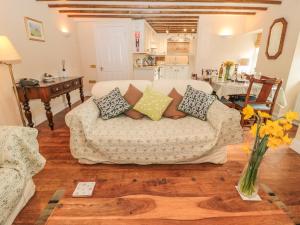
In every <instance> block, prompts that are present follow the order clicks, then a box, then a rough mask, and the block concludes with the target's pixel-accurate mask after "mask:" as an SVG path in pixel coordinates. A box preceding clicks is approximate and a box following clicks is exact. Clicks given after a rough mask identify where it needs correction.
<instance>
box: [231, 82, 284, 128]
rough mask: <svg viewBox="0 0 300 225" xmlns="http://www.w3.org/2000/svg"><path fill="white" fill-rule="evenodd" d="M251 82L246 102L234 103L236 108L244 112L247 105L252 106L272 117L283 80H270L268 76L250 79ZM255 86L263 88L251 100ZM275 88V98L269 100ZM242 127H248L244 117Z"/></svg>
mask: <svg viewBox="0 0 300 225" xmlns="http://www.w3.org/2000/svg"><path fill="white" fill-rule="evenodd" d="M249 82H250V83H249V87H248V90H247V94H246V97H245V100H244V101H241V100H238V101H235V102H234V104H235V108H236V109H238V110H240V111H242V110H243V108H245V107H246V106H247V105H251V106H252V107H253V108H254V110H256V111H263V112H267V113H269V114H270V115H272V114H273V111H274V107H275V103H276V100H277V97H278V93H279V90H280V88H281V85H282V80H281V79H276V78H270V77H267V76H261V78H260V79H256V78H254V77H249ZM253 85H261V86H262V87H261V90H260V92H259V94H258V95H257V96H256V97H255V98H253V97H252V98H251V90H252V88H253ZM274 86H276V90H275V93H274V96H273V98H272V99H271V100H269V96H270V94H271V91H272V88H273V87H274ZM241 125H242V126H245V125H246V123H245V120H244V118H243V117H242V119H241Z"/></svg>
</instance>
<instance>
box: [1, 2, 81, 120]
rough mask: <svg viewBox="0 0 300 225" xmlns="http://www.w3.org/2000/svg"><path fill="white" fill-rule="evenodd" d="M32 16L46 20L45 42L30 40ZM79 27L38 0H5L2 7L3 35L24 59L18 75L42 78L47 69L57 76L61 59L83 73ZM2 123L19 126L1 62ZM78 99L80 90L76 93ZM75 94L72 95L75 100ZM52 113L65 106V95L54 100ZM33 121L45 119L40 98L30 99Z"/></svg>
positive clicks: (71, 69) (74, 72) (72, 71)
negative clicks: (27, 21)
mask: <svg viewBox="0 0 300 225" xmlns="http://www.w3.org/2000/svg"><path fill="white" fill-rule="evenodd" d="M25 16H27V17H32V18H34V19H37V20H41V21H43V23H44V29H45V36H46V42H37V41H31V40H28V38H27V34H26V31H25V25H24V17H25ZM62 27H66V28H68V29H69V30H70V36H69V37H65V36H63V34H62V33H61V31H60V29H61V28H62ZM75 32H76V27H75V26H74V23H73V22H72V21H71V20H69V19H68V18H67V17H65V16H63V15H58V14H57V13H55V12H54V11H52V12H51V11H50V10H49V9H48V6H47V4H45V3H38V2H36V1H35V0H26V1H19V0H2V1H1V7H0V35H6V36H8V37H9V39H10V40H11V41H12V42H13V44H14V45H15V48H16V49H17V50H18V52H19V53H20V55H21V57H22V62H21V63H20V64H17V65H15V66H14V71H15V78H16V80H18V79H19V78H23V77H30V78H36V79H40V78H41V76H42V74H43V73H44V72H48V73H52V74H53V75H57V74H58V73H59V71H60V69H61V60H62V59H65V60H66V67H67V70H68V71H69V73H70V75H72V76H77V75H80V61H79V55H78V46H77V37H76V34H75ZM0 74H1V75H0V125H18V124H19V125H20V124H21V121H20V119H19V115H18V111H17V110H18V109H17V105H16V102H15V98H14V95H13V91H12V88H11V87H12V84H11V82H10V78H9V74H8V71H7V68H6V67H5V66H4V65H0ZM74 94H75V96H76V99H79V98H78V97H79V96H78V93H74ZM74 94H73V95H72V99H73V101H75V97H74ZM51 103H52V107H53V112H57V111H60V110H61V109H63V108H64V107H65V104H64V102H63V100H62V98H58V99H55V100H53V101H52V102H51ZM30 106H31V109H32V113H33V120H34V122H35V123H39V122H41V121H43V120H45V119H46V116H45V111H44V106H43V105H42V104H41V102H40V101H38V100H35V101H31V102H30Z"/></svg>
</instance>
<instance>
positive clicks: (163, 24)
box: [149, 22, 197, 26]
mask: <svg viewBox="0 0 300 225" xmlns="http://www.w3.org/2000/svg"><path fill="white" fill-rule="evenodd" d="M149 24H150V25H151V26H174V25H178V26H197V23H176V22H175V23H174V22H173V23H149Z"/></svg>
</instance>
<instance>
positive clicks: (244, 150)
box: [242, 145, 251, 154]
mask: <svg viewBox="0 0 300 225" xmlns="http://www.w3.org/2000/svg"><path fill="white" fill-rule="evenodd" d="M242 150H243V152H245V153H246V154H249V153H250V152H251V149H250V147H249V146H248V145H244V146H243V147H242Z"/></svg>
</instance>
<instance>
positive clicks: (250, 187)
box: [238, 162, 259, 198]
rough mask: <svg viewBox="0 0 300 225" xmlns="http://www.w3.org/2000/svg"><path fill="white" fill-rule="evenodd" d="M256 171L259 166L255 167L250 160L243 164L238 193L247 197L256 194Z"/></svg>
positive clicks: (257, 175) (257, 183)
mask: <svg viewBox="0 0 300 225" xmlns="http://www.w3.org/2000/svg"><path fill="white" fill-rule="evenodd" d="M258 173H259V166H258V167H256V168H255V167H254V166H253V165H251V163H250V162H249V163H248V164H247V165H246V166H245V168H244V170H243V172H242V174H241V177H240V179H239V183H238V189H239V192H240V194H242V195H243V196H245V197H247V198H251V197H253V196H255V195H257V193H258V189H259V181H258V180H259V174H258Z"/></svg>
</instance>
